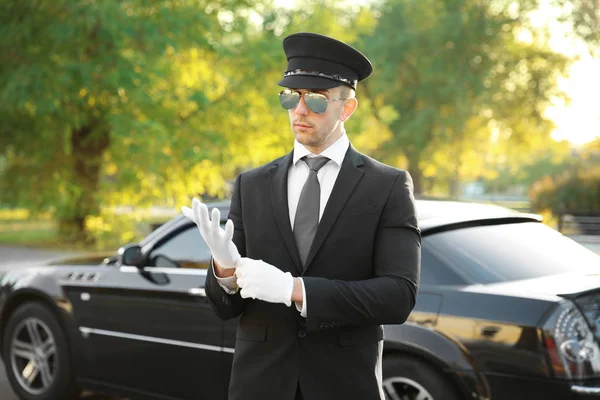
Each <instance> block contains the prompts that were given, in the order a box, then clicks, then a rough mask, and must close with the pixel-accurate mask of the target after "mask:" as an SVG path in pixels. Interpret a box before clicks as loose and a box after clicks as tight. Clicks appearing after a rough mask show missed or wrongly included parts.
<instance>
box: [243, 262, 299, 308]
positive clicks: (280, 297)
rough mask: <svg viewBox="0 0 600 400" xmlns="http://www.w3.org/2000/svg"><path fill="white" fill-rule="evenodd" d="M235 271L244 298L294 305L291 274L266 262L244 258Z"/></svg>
mask: <svg viewBox="0 0 600 400" xmlns="http://www.w3.org/2000/svg"><path fill="white" fill-rule="evenodd" d="M238 265H239V266H240V268H238V269H236V270H235V275H236V276H237V284H238V286H239V287H240V288H241V289H242V290H241V291H240V295H241V296H242V297H243V298H249V297H250V298H253V299H259V300H263V301H268V302H269V303H283V304H285V305H286V306H288V307H289V306H290V305H291V304H292V290H293V289H294V277H293V276H292V275H291V274H290V273H289V272H283V271H282V270H280V269H279V268H277V267H275V266H274V265H271V264H269V263H266V262H264V261H263V260H253V259H251V258H246V257H243V258H241V259H240V261H239V263H238Z"/></svg>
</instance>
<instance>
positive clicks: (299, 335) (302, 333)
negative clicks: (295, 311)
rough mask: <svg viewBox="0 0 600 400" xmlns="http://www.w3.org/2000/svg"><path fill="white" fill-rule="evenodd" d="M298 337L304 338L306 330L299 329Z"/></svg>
mask: <svg viewBox="0 0 600 400" xmlns="http://www.w3.org/2000/svg"><path fill="white" fill-rule="evenodd" d="M298 337H299V338H300V339H304V338H305V337H306V332H305V331H298Z"/></svg>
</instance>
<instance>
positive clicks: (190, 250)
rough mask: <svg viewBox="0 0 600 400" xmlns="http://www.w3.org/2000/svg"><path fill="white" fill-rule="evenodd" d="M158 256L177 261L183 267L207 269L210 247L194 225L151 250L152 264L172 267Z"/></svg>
mask: <svg viewBox="0 0 600 400" xmlns="http://www.w3.org/2000/svg"><path fill="white" fill-rule="evenodd" d="M158 256H163V257H166V258H167V259H168V260H171V261H175V262H176V263H177V264H179V266H180V267H181V268H200V269H206V268H208V265H209V262H210V249H209V248H208V246H207V245H206V242H205V241H204V239H202V236H201V235H200V232H199V231H198V228H197V227H196V226H195V225H192V226H190V227H189V228H187V229H185V230H183V231H181V232H179V233H177V234H176V235H175V236H173V237H171V238H170V239H169V240H167V241H166V242H164V243H163V244H161V245H160V246H158V247H156V248H155V249H153V250H152V251H151V252H150V265H152V266H156V267H172V265H170V264H169V263H168V262H163V260H162V259H161V258H160V257H158ZM157 257H158V258H157ZM163 264H164V265H163Z"/></svg>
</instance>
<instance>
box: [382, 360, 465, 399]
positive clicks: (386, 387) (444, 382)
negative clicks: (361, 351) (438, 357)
mask: <svg viewBox="0 0 600 400" xmlns="http://www.w3.org/2000/svg"><path fill="white" fill-rule="evenodd" d="M383 391H384V393H385V396H386V400H458V399H459V397H458V396H457V395H456V394H455V390H454V388H453V387H452V386H451V385H450V383H449V382H448V379H447V378H446V377H445V376H444V375H443V374H442V373H440V372H438V371H437V370H436V369H435V368H433V367H431V366H430V365H429V364H428V363H426V362H423V361H421V360H419V359H418V358H415V357H411V356H407V355H394V356H388V357H385V358H384V359H383Z"/></svg>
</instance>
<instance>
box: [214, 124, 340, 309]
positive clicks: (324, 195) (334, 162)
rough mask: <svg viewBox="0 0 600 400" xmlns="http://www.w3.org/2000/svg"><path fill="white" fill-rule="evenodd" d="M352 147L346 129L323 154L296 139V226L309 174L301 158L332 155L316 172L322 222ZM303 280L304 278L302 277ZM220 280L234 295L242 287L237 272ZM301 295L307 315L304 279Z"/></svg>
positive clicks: (291, 197) (292, 183)
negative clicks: (303, 188) (238, 283)
mask: <svg viewBox="0 0 600 400" xmlns="http://www.w3.org/2000/svg"><path fill="white" fill-rule="evenodd" d="M349 146H350V140H349V139H348V135H346V132H343V133H342V136H341V137H340V138H339V139H338V140H337V141H335V142H334V143H333V144H332V145H331V146H329V147H328V148H326V149H325V150H323V151H322V152H321V154H313V153H311V152H310V151H309V150H308V149H307V148H306V147H304V145H302V144H300V143H299V142H298V141H297V140H294V154H293V159H292V165H291V166H290V169H289V170H288V209H289V213H290V224H291V226H292V227H293V226H294V219H295V217H296V209H297V208H298V201H299V200H300V192H301V191H302V187H303V186H304V183H305V182H306V179H307V178H308V173H309V169H308V165H307V164H306V163H305V162H304V161H300V159H301V158H302V157H304V156H307V157H309V158H312V157H319V156H323V157H327V158H329V160H330V161H329V162H328V163H326V164H325V165H324V166H323V167H321V169H319V172H318V173H317V178H318V179H319V185H320V186H321V199H320V202H319V221H320V220H321V217H322V216H323V211H324V210H325V206H326V205H327V201H328V200H329V196H330V195H331V191H332V190H333V185H334V184H335V181H336V179H337V177H338V174H339V173H340V168H341V167H342V161H343V160H344V157H345V156H346V151H347V150H348V147H349ZM300 279H301V280H302V278H300ZM217 281H218V282H219V285H221V287H222V288H223V289H224V290H225V291H226V292H227V293H229V294H233V293H235V292H237V290H238V289H239V287H238V286H237V282H236V281H237V278H236V276H235V275H234V276H232V277H228V278H219V277H217ZM302 298H303V299H304V301H303V302H302V308H300V307H298V303H296V308H297V309H298V311H300V315H302V316H303V317H304V318H306V315H307V313H306V290H305V289H304V281H302Z"/></svg>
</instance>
